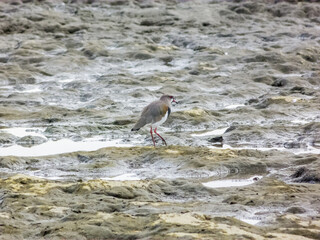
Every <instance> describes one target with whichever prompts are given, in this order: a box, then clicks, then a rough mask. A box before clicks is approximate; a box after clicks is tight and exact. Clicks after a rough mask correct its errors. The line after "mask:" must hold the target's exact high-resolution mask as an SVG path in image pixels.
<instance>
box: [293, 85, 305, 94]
mask: <svg viewBox="0 0 320 240" xmlns="http://www.w3.org/2000/svg"><path fill="white" fill-rule="evenodd" d="M290 92H291V93H301V94H305V92H306V90H305V88H304V87H299V86H295V87H293V88H291V89H290Z"/></svg>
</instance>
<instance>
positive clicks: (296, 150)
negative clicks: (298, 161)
mask: <svg viewBox="0 0 320 240" xmlns="http://www.w3.org/2000/svg"><path fill="white" fill-rule="evenodd" d="M208 148H213V149H231V150H257V151H262V152H266V151H273V150H276V151H282V152H292V153H293V154H296V155H300V154H306V153H311V154H320V149H318V148H314V147H312V146H308V147H306V148H284V147H283V148H280V147H271V148H264V147H250V146H248V147H231V146H229V145H227V144H223V146H222V147H215V146H208Z"/></svg>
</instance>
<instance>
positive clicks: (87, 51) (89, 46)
mask: <svg viewBox="0 0 320 240" xmlns="http://www.w3.org/2000/svg"><path fill="white" fill-rule="evenodd" d="M82 52H83V53H84V55H85V56H87V57H88V58H89V59H95V58H96V57H107V56H109V53H108V51H107V50H106V49H105V45H104V44H102V43H100V42H89V43H86V45H85V46H84V48H83V49H82Z"/></svg>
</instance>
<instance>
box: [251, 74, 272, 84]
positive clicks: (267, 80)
mask: <svg viewBox="0 0 320 240" xmlns="http://www.w3.org/2000/svg"><path fill="white" fill-rule="evenodd" d="M274 80H275V79H274V77H272V76H262V77H256V78H254V79H253V81H255V82H259V83H265V84H267V85H272V84H273V83H274Z"/></svg>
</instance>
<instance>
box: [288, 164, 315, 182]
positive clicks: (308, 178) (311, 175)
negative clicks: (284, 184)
mask: <svg viewBox="0 0 320 240" xmlns="http://www.w3.org/2000/svg"><path fill="white" fill-rule="evenodd" d="M290 177H291V178H294V179H295V180H294V182H299V183H313V184H315V183H320V174H319V173H318V172H315V171H312V170H309V169H307V168H306V167H301V168H299V169H298V170H296V172H295V173H294V174H292V175H291V176H290Z"/></svg>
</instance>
